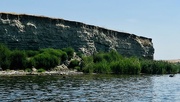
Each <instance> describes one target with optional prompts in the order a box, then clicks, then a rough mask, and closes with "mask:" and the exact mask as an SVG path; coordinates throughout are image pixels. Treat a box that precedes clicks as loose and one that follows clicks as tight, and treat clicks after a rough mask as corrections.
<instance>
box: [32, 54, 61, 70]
mask: <svg viewBox="0 0 180 102" xmlns="http://www.w3.org/2000/svg"><path fill="white" fill-rule="evenodd" d="M33 60H34V62H35V67H36V68H38V69H39V68H44V69H46V70H50V69H51V68H54V67H55V66H57V65H59V63H60V59H59V58H58V57H57V56H54V55H50V54H49V53H41V54H38V55H36V56H35V57H34V58H33Z"/></svg>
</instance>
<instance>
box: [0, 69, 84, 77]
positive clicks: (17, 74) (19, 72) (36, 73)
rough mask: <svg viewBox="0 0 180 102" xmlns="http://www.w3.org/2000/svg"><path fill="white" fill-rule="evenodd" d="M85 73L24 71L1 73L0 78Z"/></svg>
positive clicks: (79, 73)
mask: <svg viewBox="0 0 180 102" xmlns="http://www.w3.org/2000/svg"><path fill="white" fill-rule="evenodd" d="M81 74H83V72H78V71H77V70H66V71H45V72H26V71H23V70H8V71H0V76H25V75H81Z"/></svg>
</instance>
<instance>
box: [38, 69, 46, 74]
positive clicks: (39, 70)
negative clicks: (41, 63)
mask: <svg viewBox="0 0 180 102" xmlns="http://www.w3.org/2000/svg"><path fill="white" fill-rule="evenodd" d="M45 71H46V70H45V69H43V68H40V69H37V72H39V73H42V72H45Z"/></svg>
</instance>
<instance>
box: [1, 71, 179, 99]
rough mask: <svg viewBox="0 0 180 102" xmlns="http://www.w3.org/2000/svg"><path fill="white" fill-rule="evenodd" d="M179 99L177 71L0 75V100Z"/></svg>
mask: <svg viewBox="0 0 180 102" xmlns="http://www.w3.org/2000/svg"><path fill="white" fill-rule="evenodd" d="M69 101H70V102H97V101H98V102H180V74H177V75H175V76H174V77H169V76H168V75H139V76H137V75H131V76H121V75H77V76H66V77H62V76H50V75H49V76H0V102H69Z"/></svg>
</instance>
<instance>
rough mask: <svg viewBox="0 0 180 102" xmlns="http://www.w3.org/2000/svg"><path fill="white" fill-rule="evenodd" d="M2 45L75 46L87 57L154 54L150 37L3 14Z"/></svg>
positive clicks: (90, 26) (151, 56)
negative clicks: (109, 54) (112, 52)
mask: <svg viewBox="0 0 180 102" xmlns="http://www.w3.org/2000/svg"><path fill="white" fill-rule="evenodd" d="M0 43H4V44H6V45H7V46H8V47H10V48H11V49H15V48H18V49H31V50H35V49H41V48H49V47H51V48H65V47H73V48H74V49H75V50H76V51H80V52H82V53H84V54H86V55H92V54H93V53H95V52H98V51H105V52H106V51H109V50H116V51H118V52H119V53H120V54H122V55H125V56H137V57H145V58H150V59H153V55H154V48H153V43H152V40H151V39H150V38H145V37H139V36H136V35H134V34H129V33H125V32H118V31H113V30H109V29H105V28H102V27H97V26H93V25H87V24H84V23H80V22H75V21H68V20H63V19H56V18H48V17H42V16H32V15H24V14H21V15H18V14H10V13H0Z"/></svg>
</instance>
